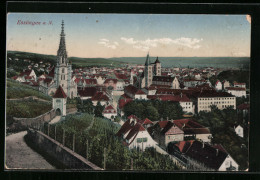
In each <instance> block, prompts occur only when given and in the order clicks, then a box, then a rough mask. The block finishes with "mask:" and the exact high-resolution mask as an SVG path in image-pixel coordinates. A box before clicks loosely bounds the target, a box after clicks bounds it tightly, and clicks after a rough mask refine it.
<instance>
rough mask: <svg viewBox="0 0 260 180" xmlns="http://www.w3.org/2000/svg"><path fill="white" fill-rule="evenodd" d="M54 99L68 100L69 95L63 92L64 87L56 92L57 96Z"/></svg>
mask: <svg viewBox="0 0 260 180" xmlns="http://www.w3.org/2000/svg"><path fill="white" fill-rule="evenodd" d="M52 97H53V98H66V97H67V95H66V94H65V92H64V91H63V89H62V87H61V86H59V87H58V89H57V90H56V92H55V94H54V95H53V96H52Z"/></svg>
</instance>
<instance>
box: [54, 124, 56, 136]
mask: <svg viewBox="0 0 260 180" xmlns="http://www.w3.org/2000/svg"><path fill="white" fill-rule="evenodd" d="M54 139H55V140H56V125H55V126H54Z"/></svg>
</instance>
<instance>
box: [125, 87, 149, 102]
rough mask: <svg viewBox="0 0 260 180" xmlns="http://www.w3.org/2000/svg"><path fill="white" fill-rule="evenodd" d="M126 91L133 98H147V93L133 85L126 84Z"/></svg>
mask: <svg viewBox="0 0 260 180" xmlns="http://www.w3.org/2000/svg"><path fill="white" fill-rule="evenodd" d="M124 92H125V94H126V95H127V96H129V97H130V98H132V99H147V95H146V93H145V92H144V91H143V90H141V89H138V88H137V87H135V86H133V85H128V86H126V87H125V89H124Z"/></svg>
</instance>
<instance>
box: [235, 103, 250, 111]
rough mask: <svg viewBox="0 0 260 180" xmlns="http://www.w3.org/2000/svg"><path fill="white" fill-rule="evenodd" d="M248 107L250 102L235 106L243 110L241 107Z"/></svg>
mask: <svg viewBox="0 0 260 180" xmlns="http://www.w3.org/2000/svg"><path fill="white" fill-rule="evenodd" d="M249 108H250V104H246V103H244V104H240V105H239V106H237V109H240V110H243V109H249Z"/></svg>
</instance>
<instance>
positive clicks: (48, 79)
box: [43, 78, 52, 83]
mask: <svg viewBox="0 0 260 180" xmlns="http://www.w3.org/2000/svg"><path fill="white" fill-rule="evenodd" d="M51 81H52V79H51V78H46V79H44V80H43V82H44V83H50V82H51Z"/></svg>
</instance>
